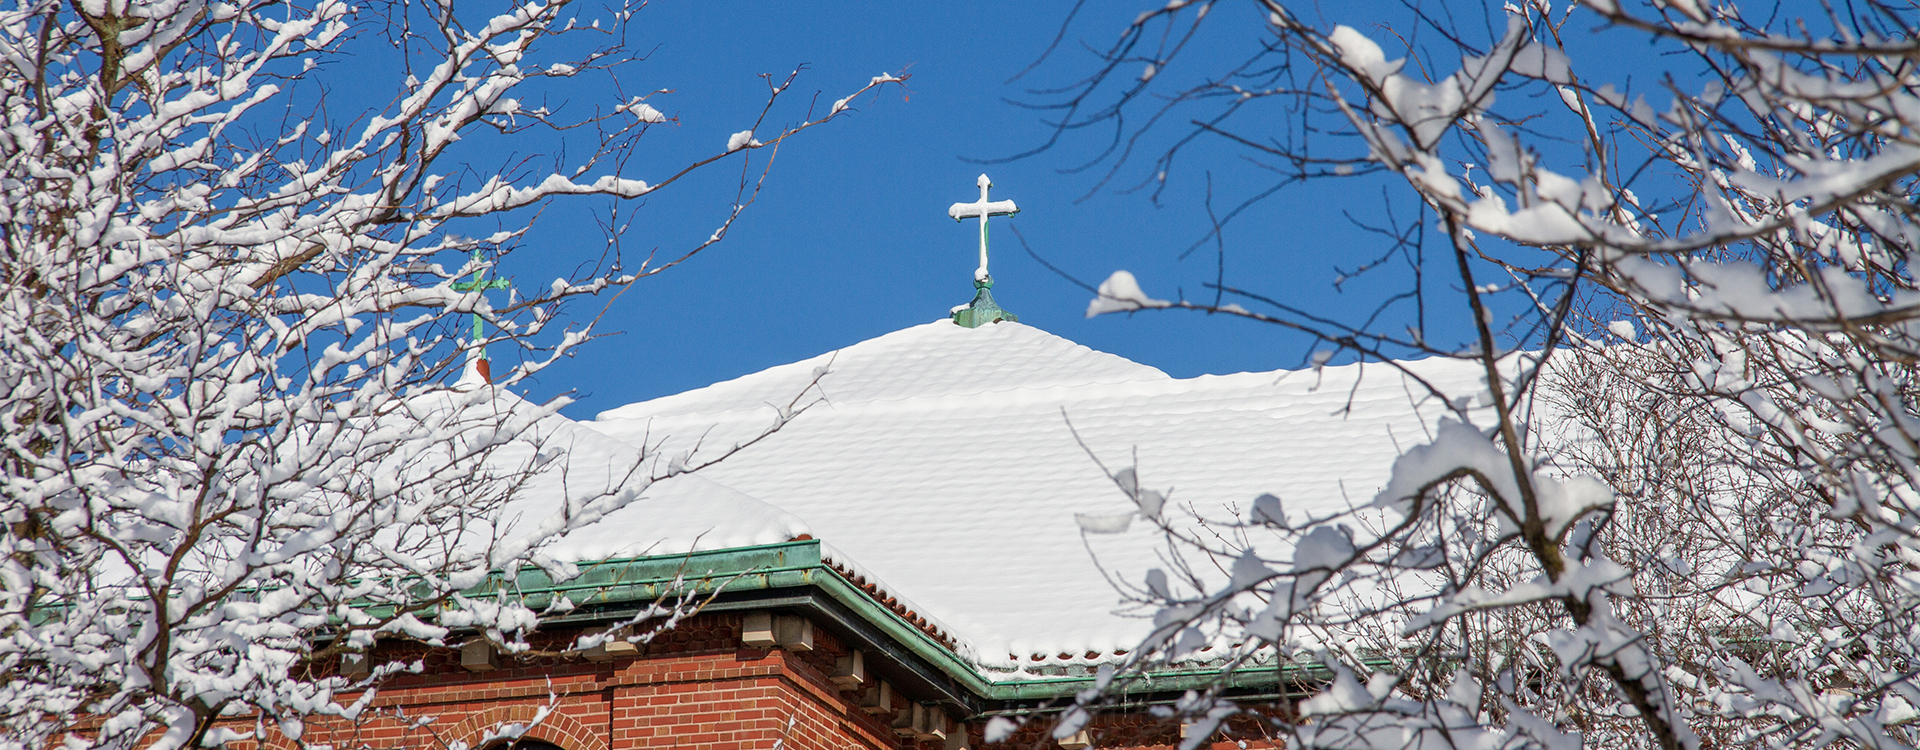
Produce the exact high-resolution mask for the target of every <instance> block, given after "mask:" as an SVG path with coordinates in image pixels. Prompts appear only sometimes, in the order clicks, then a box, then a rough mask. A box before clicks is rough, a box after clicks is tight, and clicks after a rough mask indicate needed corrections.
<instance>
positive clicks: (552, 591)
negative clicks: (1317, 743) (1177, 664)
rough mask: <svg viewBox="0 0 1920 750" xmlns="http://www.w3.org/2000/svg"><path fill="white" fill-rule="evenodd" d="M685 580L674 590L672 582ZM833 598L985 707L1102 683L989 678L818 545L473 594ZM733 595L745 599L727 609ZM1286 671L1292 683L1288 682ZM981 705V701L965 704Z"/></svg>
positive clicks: (1295, 673)
mask: <svg viewBox="0 0 1920 750" xmlns="http://www.w3.org/2000/svg"><path fill="white" fill-rule="evenodd" d="M676 578H677V579H678V580H679V581H680V583H679V588H678V589H676V588H675V585H674V582H675V580H676ZM807 589H811V590H812V591H813V592H818V593H820V594H824V595H825V598H826V599H828V600H830V601H831V602H832V603H833V604H835V605H838V607H835V608H836V609H839V608H843V609H844V610H846V611H847V612H849V613H851V614H852V615H854V616H855V617H856V618H857V619H858V620H860V621H861V622H863V623H864V624H865V625H867V626H870V627H871V628H872V629H874V630H877V631H878V633H877V634H878V635H881V636H884V637H885V638H886V639H888V640H891V641H892V643H893V644H895V645H897V646H899V647H902V648H904V649H905V650H906V651H907V652H908V653H910V654H911V655H912V656H914V657H917V658H918V659H920V660H922V661H924V662H925V663H926V664H928V665H930V666H932V667H933V668H934V669H937V670H938V671H939V672H940V673H942V674H943V675H944V676H945V677H946V678H948V679H950V680H951V681H952V682H954V683H957V686H958V687H963V688H964V689H965V690H967V691H968V692H971V693H973V695H974V696H976V697H977V698H978V699H984V700H986V701H994V702H1001V701H1028V700H1044V699H1050V698H1059V697H1063V696H1071V695H1073V694H1074V693H1077V692H1079V691H1081V690H1085V689H1087V688H1089V687H1092V686H1093V684H1094V677H1093V676H1091V675H1089V676H1084V677H1079V676H1062V677H1043V678H1022V679H1015V680H1004V681H989V680H987V679H986V678H985V677H983V676H982V675H981V674H980V673H979V672H978V671H976V670H975V669H974V668H973V667H972V666H971V665H970V664H968V663H967V662H966V661H964V660H962V659H961V658H960V657H959V656H958V655H957V654H955V653H954V652H953V651H951V650H949V649H948V648H947V647H946V646H945V645H943V644H941V643H940V642H938V641H936V640H935V639H934V638H933V637H932V636H930V635H928V634H927V633H926V632H925V631H922V630H921V629H920V628H919V627H916V626H915V625H914V624H913V623H910V622H908V621H907V620H906V619H905V618H903V617H901V616H900V615H899V614H897V613H895V612H894V611H893V610H891V609H889V608H887V607H885V606H883V605H881V604H880V603H879V602H876V601H874V600H873V599H872V597H869V596H868V595H867V594H866V593H865V592H863V591H861V590H860V589H858V588H856V587H855V586H854V585H853V584H852V583H850V582H848V581H847V580H846V579H845V578H842V577H841V576H840V574H839V573H837V572H835V571H834V570H833V569H832V568H830V567H828V566H827V565H826V564H825V562H824V560H823V559H822V557H821V554H820V542H819V541H818V540H803V541H793V542H782V543H779V544H766V545H760V546H755V547H738V548H733V549H725V550H715V551H707V552H693V553H689V554H685V555H661V556H654V557H638V558H629V559H620V560H605V561H600V562H595V563H588V564H582V565H581V566H580V575H579V576H577V577H575V578H573V579H571V580H568V581H565V582H560V583H556V582H554V581H553V579H552V578H551V577H549V576H548V575H547V574H546V573H545V572H543V571H540V570H538V569H533V568H528V569H524V570H522V571H520V572H519V574H518V575H516V576H514V577H513V580H512V581H511V582H509V581H508V577H507V576H506V575H504V574H497V575H496V576H494V578H493V579H492V580H490V581H489V582H488V583H486V584H483V585H482V586H481V587H479V588H477V589H475V590H473V591H470V592H468V595H469V596H485V597H503V596H504V597H518V598H519V599H521V600H522V601H523V602H525V603H526V604H527V606H529V607H531V608H533V609H535V610H540V609H545V608H546V607H547V606H548V605H549V604H550V603H552V602H553V601H554V600H555V598H556V597H560V596H565V597H567V598H568V599H569V600H571V601H572V603H573V604H574V607H575V608H574V609H573V610H572V611H571V612H570V613H568V614H565V615H561V616H557V617H550V618H547V621H548V622H567V621H586V620H594V619H604V618H606V617H607V616H609V615H610V614H611V611H612V610H617V609H622V608H628V609H631V608H634V607H633V605H645V604H648V603H651V602H653V601H655V600H657V599H660V598H661V597H663V596H669V595H685V594H695V595H711V594H715V593H719V594H722V595H723V597H722V598H721V599H718V600H716V604H715V605H710V606H709V607H708V609H709V610H731V609H746V608H758V607H771V606H780V605H787V606H800V605H804V604H805V603H806V602H808V601H810V600H809V599H808V598H807V597H805V596H801V597H797V598H795V597H787V598H783V599H777V598H769V597H768V596H766V594H772V593H774V592H779V591H782V590H807ZM727 597H743V598H742V599H741V600H740V602H739V604H737V605H729V604H728V603H727ZM1283 673H1284V677H1285V679H1283ZM1324 676H1325V675H1324V670H1322V669H1319V668H1317V667H1310V666H1307V665H1299V664H1287V665H1284V666H1282V667H1280V668H1279V669H1274V668H1272V667H1252V668H1243V669H1241V670H1238V671H1236V672H1235V673H1233V674H1231V675H1222V674H1221V672H1220V670H1218V669H1183V670H1167V671H1157V672H1151V673H1148V674H1145V675H1141V676H1139V677H1134V678H1130V679H1123V680H1121V681H1119V683H1118V688H1119V689H1118V691H1117V692H1125V693H1143V692H1154V693H1160V692H1169V691H1183V690H1189V689H1198V688H1205V687H1211V686H1224V687H1228V688H1272V687H1274V686H1276V685H1278V684H1281V683H1282V682H1295V681H1316V680H1317V679H1323V678H1324ZM966 702H967V703H974V702H975V701H966Z"/></svg>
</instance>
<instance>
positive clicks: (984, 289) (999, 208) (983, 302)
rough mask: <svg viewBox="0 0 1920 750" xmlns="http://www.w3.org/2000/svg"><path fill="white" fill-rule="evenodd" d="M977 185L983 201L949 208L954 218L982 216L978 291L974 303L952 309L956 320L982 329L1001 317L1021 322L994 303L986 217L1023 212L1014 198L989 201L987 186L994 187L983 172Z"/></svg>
mask: <svg viewBox="0 0 1920 750" xmlns="http://www.w3.org/2000/svg"><path fill="white" fill-rule="evenodd" d="M974 184H976V185H979V186H980V200H978V201H975V202H973V203H955V204H953V206H952V207H950V208H948V209H947V215H948V216H951V217H953V220H954V221H961V220H964V219H970V218H973V217H976V216H977V217H980V267H979V268H977V269H975V270H974V272H973V288H974V289H976V290H978V291H976V292H975V293H974V295H973V303H972V304H970V305H966V306H964V307H960V308H955V309H954V311H953V322H955V323H958V324H960V325H962V326H965V327H967V328H979V327H980V326H982V325H985V324H987V323H997V322H1000V321H1002V320H1012V321H1018V320H1019V319H1020V318H1019V317H1018V316H1016V315H1014V314H1013V313H1010V312H1007V311H1005V310H1002V309H1000V306H999V305H997V304H994V302H993V293H992V292H990V291H988V290H990V289H992V288H993V275H992V274H990V273H987V217H989V216H1012V215H1014V214H1017V213H1020V207H1019V206H1016V205H1014V204H1013V201H989V200H987V188H990V187H993V180H990V179H987V176H986V175H980V179H978V180H975V181H974Z"/></svg>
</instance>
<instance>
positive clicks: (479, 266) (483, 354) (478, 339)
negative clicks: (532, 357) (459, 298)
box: [453, 245, 507, 381]
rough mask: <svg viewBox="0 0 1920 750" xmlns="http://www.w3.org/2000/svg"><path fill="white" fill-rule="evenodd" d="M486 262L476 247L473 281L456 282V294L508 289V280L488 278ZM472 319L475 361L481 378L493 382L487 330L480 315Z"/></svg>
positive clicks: (477, 246)
mask: <svg viewBox="0 0 1920 750" xmlns="http://www.w3.org/2000/svg"><path fill="white" fill-rule="evenodd" d="M485 262H486V259H485V258H483V257H481V256H480V246H479V245H475V246H474V248H473V280H472V281H456V282H454V284H453V290H454V291H456V292H484V291H486V290H488V289H505V288H507V280H506V279H488V278H486V275H485V274H486V269H487V267H486V266H485V265H484V264H485ZM472 317H473V343H474V346H476V347H478V348H479V353H478V354H477V355H475V356H474V359H476V360H478V362H479V368H480V377H481V378H484V379H486V380H488V381H492V379H493V378H492V374H491V373H490V372H488V370H489V368H488V366H487V364H488V363H487V344H486V340H487V336H486V329H485V328H483V327H482V326H481V321H480V313H473V316H472Z"/></svg>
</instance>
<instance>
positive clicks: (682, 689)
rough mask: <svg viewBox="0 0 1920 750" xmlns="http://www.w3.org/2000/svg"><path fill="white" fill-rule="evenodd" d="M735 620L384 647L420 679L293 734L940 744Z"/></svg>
mask: <svg viewBox="0 0 1920 750" xmlns="http://www.w3.org/2000/svg"><path fill="white" fill-rule="evenodd" d="M741 626H742V616H741V615H739V614H735V613H721V614H703V615H699V616H696V617H693V618H689V619H687V620H684V621H682V622H681V623H680V624H679V626H677V627H675V628H674V629H673V630H670V631H667V632H664V633H661V634H660V635H659V637H658V638H656V639H655V640H654V641H652V642H651V643H648V644H645V645H643V646H642V647H641V650H640V653H639V655H638V656H636V657H623V658H617V659H614V660H611V661H603V662H594V661H588V660H587V659H585V658H582V657H581V656H579V655H575V654H564V653H561V652H562V651H563V650H564V649H565V647H566V644H568V643H571V642H572V640H573V639H574V638H575V637H576V636H577V635H578V632H565V631H560V632H555V633H552V634H547V635H543V636H541V637H539V638H535V639H530V640H532V645H533V647H534V652H533V653H532V654H531V655H524V654H523V655H517V656H510V655H504V654H503V655H500V656H499V659H498V661H499V665H500V668H498V669H493V670H488V671H484V672H470V671H468V670H466V669H465V668H463V667H462V666H461V665H460V655H459V652H458V649H450V648H446V649H431V648H427V647H423V646H414V645H396V646H391V647H386V648H383V649H382V650H380V651H379V652H377V653H376V654H374V658H373V660H372V661H373V662H374V663H375V664H380V663H386V662H393V661H400V662H408V663H413V662H417V663H418V665H419V667H420V670H419V672H417V673H411V674H401V675H396V676H394V677H392V678H389V679H388V680H386V681H385V683H384V684H383V685H382V686H381V687H380V689H379V690H378V692H377V693H376V694H375V696H374V698H373V699H372V700H371V701H370V702H369V708H368V709H367V710H366V711H365V712H364V713H363V714H362V715H361V716H360V717H359V719H358V720H357V721H352V722H348V721H345V720H340V719H315V720H309V721H307V722H306V725H305V728H304V731H303V733H302V737H301V739H302V740H304V742H305V743H307V744H309V745H321V744H324V745H331V746H333V748H335V750H403V749H404V750H413V749H416V748H417V749H420V750H432V749H443V748H458V747H462V746H464V747H466V748H470V749H471V750H486V749H487V748H497V750H505V747H504V746H505V742H506V739H505V738H509V737H512V736H519V737H520V738H522V739H526V740H538V741H541V742H546V743H551V744H553V745H556V746H558V747H560V748H562V750H656V749H666V748H674V749H679V750H775V748H778V749H779V750H943V746H942V745H941V743H939V742H937V741H929V742H916V741H914V740H911V739H904V738H901V737H899V736H897V735H895V734H894V732H893V731H892V730H891V729H890V728H889V725H890V723H891V722H892V720H893V718H894V714H891V713H881V714H869V713H866V712H865V711H863V710H861V708H860V695H859V694H858V693H857V692H842V691H841V690H840V689H838V688H837V687H836V686H834V684H833V683H832V682H831V681H830V680H829V679H828V676H829V675H830V674H831V673H832V669H833V665H834V661H835V659H837V658H838V657H840V656H842V655H844V654H846V653H847V650H846V647H845V646H843V645H842V644H841V643H839V642H838V641H837V640H836V639H834V638H833V637H832V636H831V635H830V634H827V633H824V632H819V631H816V636H815V641H814V650H812V651H809V652H788V651H786V650H783V649H779V648H774V649H754V648H746V647H744V646H742V645H741V638H740V635H741ZM328 668H331V665H328ZM359 697H361V696H358V695H352V694H349V695H345V696H341V702H342V703H348V704H350V703H352V702H353V701H354V700H356V699H357V698H359ZM909 700H910V699H909V698H908V697H904V696H899V695H897V694H896V696H895V698H894V708H895V709H896V711H904V710H907V709H908V708H909V707H910V706H911V704H910V702H909ZM1038 723H1039V722H1036V723H1035V724H1034V725H1032V726H1030V727H1029V728H1028V729H1024V730H1022V731H1021V732H1020V733H1018V734H1016V736H1015V737H1013V738H1012V739H1011V740H1010V741H1009V742H1006V743H1001V744H999V745H993V746H983V745H981V744H980V739H981V731H982V727H983V726H984V722H982V721H976V722H971V723H970V725H969V726H968V727H967V731H968V732H969V735H970V736H971V741H970V742H969V745H970V746H972V747H975V748H980V749H981V750H1000V749H1001V748H1004V749H1005V750H1014V749H1015V748H1022V749H1024V748H1045V749H1049V750H1057V748H1058V746H1057V745H1056V744H1055V743H1053V742H1052V741H1051V740H1050V739H1048V738H1047V737H1046V736H1044V735H1043V734H1042V733H1041V732H1040V731H1039V729H1038ZM253 726H254V723H253V722H252V721H247V722H245V725H244V726H243V725H240V724H238V723H236V726H235V727H234V728H236V729H252V728H253ZM1090 729H1091V730H1093V731H1092V734H1093V735H1094V739H1095V746H1096V747H1102V748H1105V747H1168V746H1172V745H1176V744H1178V737H1179V727H1178V725H1177V724H1171V723H1168V722H1164V721H1161V720H1157V719H1152V718H1150V717H1147V716H1145V715H1122V716H1113V717H1101V718H1100V719H1098V720H1096V722H1095V723H1094V724H1093V725H1092V726H1091V727H1090ZM1234 734H1239V735H1241V737H1246V734H1244V733H1241V732H1235V733H1234ZM262 737H263V738H264V742H253V741H249V742H235V743H229V745H228V747H229V748H231V750H267V749H268V748H273V749H274V750H278V749H279V748H292V747H293V743H291V742H289V741H287V738H286V737H284V736H282V735H281V734H280V733H279V732H278V731H276V730H275V729H274V728H272V727H267V728H266V729H265V731H264V732H263V733H262ZM1241 737H1235V739H1240V738H1241ZM262 745H264V746H265V747H262ZM1258 745H1259V746H1263V747H1273V746H1274V745H1272V744H1270V743H1258ZM1250 746H1252V745H1250ZM1219 747H1220V750H1228V749H1229V748H1232V749H1233V750H1238V748H1239V747H1240V746H1239V745H1238V744H1236V743H1221V744H1220V745H1219Z"/></svg>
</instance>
